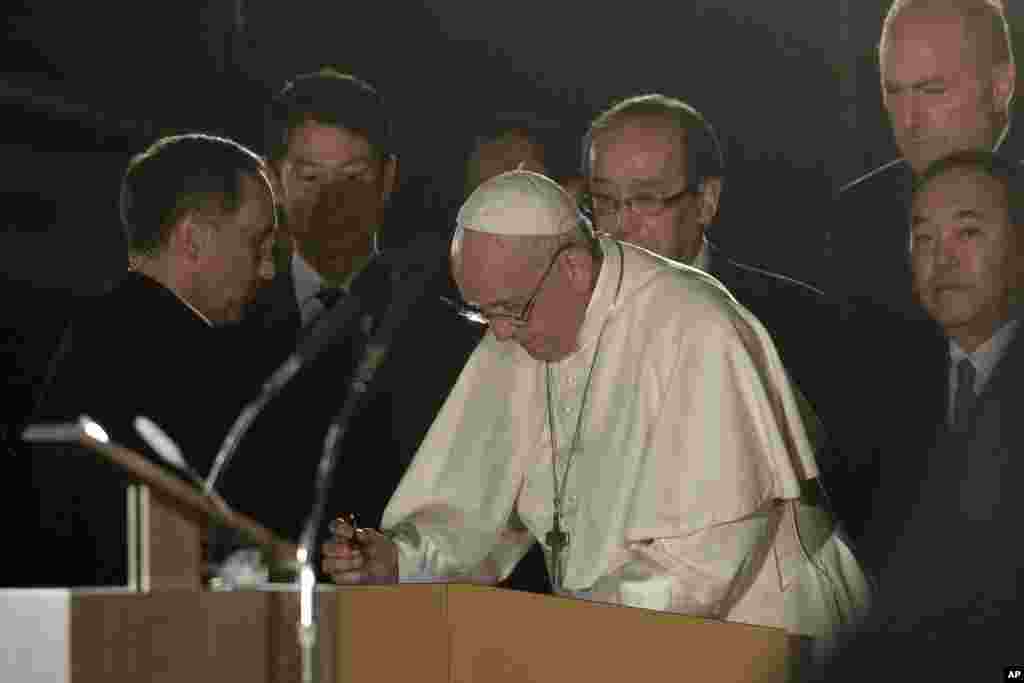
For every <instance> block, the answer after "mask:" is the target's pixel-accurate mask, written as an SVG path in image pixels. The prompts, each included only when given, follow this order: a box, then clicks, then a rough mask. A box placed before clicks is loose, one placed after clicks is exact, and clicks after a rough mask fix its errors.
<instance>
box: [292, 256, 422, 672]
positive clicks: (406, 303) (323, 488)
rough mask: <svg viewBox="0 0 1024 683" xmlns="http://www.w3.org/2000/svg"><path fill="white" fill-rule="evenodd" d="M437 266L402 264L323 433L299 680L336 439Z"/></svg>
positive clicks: (305, 572)
mask: <svg viewBox="0 0 1024 683" xmlns="http://www.w3.org/2000/svg"><path fill="white" fill-rule="evenodd" d="M435 240H436V238H429V239H428V238H421V240H420V241H418V242H416V243H414V245H413V247H411V248H409V250H408V253H409V255H410V258H417V257H419V256H420V255H421V254H422V253H427V254H430V253H431V251H429V247H430V244H431V242H434V241H435ZM440 269H441V262H440V261H438V262H436V263H429V262H428V263H414V264H413V265H411V266H406V268H404V271H405V272H404V280H405V282H404V284H403V286H402V292H401V293H400V294H396V293H393V298H392V302H391V305H390V306H389V307H388V311H387V313H386V314H385V315H384V320H383V321H382V322H381V324H380V327H379V328H378V330H377V331H376V332H375V333H374V335H373V337H372V338H371V339H370V340H369V342H368V343H367V344H366V349H365V351H364V354H363V359H362V362H360V364H359V365H358V366H357V367H356V369H355V371H354V373H353V375H352V379H351V382H350V385H349V392H348V396H347V397H346V398H345V404H344V405H343V406H342V407H341V410H340V411H339V412H338V414H337V416H336V417H335V418H334V420H332V421H331V424H330V426H329V427H328V429H327V435H326V436H325V437H324V446H323V453H322V455H321V458H320V463H319V464H318V465H317V475H316V491H315V496H316V497H315V498H314V501H313V508H312V510H311V511H310V514H309V517H308V518H307V519H306V524H305V526H304V527H303V530H302V536H301V537H300V540H299V550H298V560H299V564H300V566H301V569H300V571H299V592H300V595H299V647H300V649H301V653H302V683H316V682H317V680H318V679H319V673H320V672H319V661H318V659H317V657H316V645H317V621H316V611H317V610H316V603H315V599H316V570H315V568H314V566H313V555H314V550H315V545H316V538H317V532H318V531H319V529H320V523H321V521H322V520H323V515H324V509H325V508H326V507H327V495H328V493H330V488H331V482H332V480H333V479H334V470H335V469H336V467H337V464H338V461H339V459H340V455H339V454H340V451H341V448H340V446H341V442H342V440H343V439H344V437H345V434H346V433H347V432H348V425H349V422H350V421H351V419H352V416H353V415H355V414H356V412H357V411H358V410H359V408H360V407H361V406H362V402H363V399H364V398H365V396H366V393H367V391H368V389H369V387H370V381H371V380H372V379H373V375H374V374H375V373H376V372H377V368H379V367H380V366H381V364H382V363H383V362H384V359H385V358H386V357H387V355H388V352H389V351H390V350H391V341H392V339H393V337H394V335H395V332H396V330H397V329H398V327H399V326H400V325H401V324H402V323H404V321H405V320H406V318H407V317H408V316H409V314H410V313H411V311H412V308H413V306H414V305H415V304H416V302H417V301H418V300H419V298H420V297H421V296H422V294H423V292H424V290H425V289H426V288H427V284H428V282H430V279H431V278H432V277H433V276H434V275H435V274H436V273H437V272H439V271H440Z"/></svg>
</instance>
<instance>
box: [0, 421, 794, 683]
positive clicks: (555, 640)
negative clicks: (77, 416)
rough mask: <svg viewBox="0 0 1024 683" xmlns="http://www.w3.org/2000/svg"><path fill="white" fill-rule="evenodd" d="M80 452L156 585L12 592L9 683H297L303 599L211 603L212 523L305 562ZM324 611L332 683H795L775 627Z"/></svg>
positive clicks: (649, 618)
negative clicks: (207, 531)
mask: <svg viewBox="0 0 1024 683" xmlns="http://www.w3.org/2000/svg"><path fill="white" fill-rule="evenodd" d="M73 438H74V439H75V440H77V441H79V442H80V443H82V444H83V445H85V446H87V447H88V448H90V449H92V450H94V451H96V452H97V453H99V454H100V455H102V456H103V457H105V458H108V459H109V460H111V461H112V462H114V463H116V464H117V465H118V466H119V467H121V468H123V469H124V470H125V471H126V472H128V473H129V475H130V476H131V477H133V478H134V479H135V480H136V481H139V482H141V483H142V484H144V485H145V486H146V487H147V489H148V491H149V493H148V494H145V495H147V496H148V497H149V499H150V505H149V509H148V511H147V512H146V513H145V514H144V515H143V517H145V519H144V520H143V521H144V522H146V527H147V528H146V529H144V530H143V536H144V538H143V539H142V540H143V542H144V544H147V546H148V547H147V548H144V549H143V551H142V553H141V554H142V555H143V556H144V557H145V559H144V560H143V562H144V564H146V565H147V567H148V571H147V572H146V573H145V575H146V576H147V577H148V578H146V579H145V580H144V581H143V582H142V584H143V585H140V586H136V587H134V588H135V589H136V590H132V589H129V588H125V589H92V590H89V589H75V590H68V589H11V590H0V635H2V637H3V638H4V641H5V654H4V655H3V656H0V680H3V681H7V680H10V681H15V680H16V681H19V682H24V683H33V682H34V681H47V683H50V682H52V681H68V682H70V683H80V682H83V681H89V682H92V681H103V682H104V683H119V682H120V681H126V682H127V681H132V682H133V683H134V682H135V681H141V680H145V681H151V682H154V683H160V682H163V681H167V682H168V683H170V682H171V681H174V682H179V681H188V682H189V683H201V682H204V681H224V680H232V681H236V680H237V681H242V682H244V683H263V682H264V681H266V682H268V683H269V682H274V683H290V682H296V683H297V682H298V681H299V680H300V678H301V677H300V671H301V668H300V651H299V646H298V638H297V624H298V617H299V599H298V598H299V595H298V590H297V586H295V585H291V584H270V585H264V586H261V587H258V588H254V589H251V590H232V591H215V590H208V589H206V588H205V587H204V586H203V585H202V581H201V578H200V577H201V574H202V566H201V560H202V557H201V553H200V550H199V548H200V539H201V538H202V534H203V530H204V528H205V526H206V525H207V523H209V521H210V520H215V521H216V522H217V523H219V524H222V525H226V526H229V527H231V528H234V529H239V530H242V531H244V532H245V533H248V534H249V535H250V537H252V538H253V539H254V540H256V541H257V542H259V543H261V544H263V545H264V546H265V547H266V548H268V549H269V550H270V553H271V555H272V556H274V557H276V558H279V559H291V558H294V557H295V547H294V546H292V545H291V544H289V543H286V542H284V541H282V540H281V539H279V538H277V537H275V536H274V535H273V534H272V533H271V532H269V531H268V530H266V529H265V528H264V527H262V526H260V525H259V524H258V523H256V522H254V521H253V520H251V519H249V518H247V517H245V516H243V515H240V514H238V513H236V512H234V511H232V510H231V509H230V508H228V507H227V506H226V505H224V504H222V503H220V502H217V501H214V500H212V499H210V498H208V497H207V496H205V495H204V494H203V493H202V492H200V491H198V490H196V489H195V488H193V487H192V486H190V485H189V484H188V483H186V482H184V481H182V480H180V479H178V478H177V477H175V476H173V475H170V474H168V473H167V472H165V471H164V470H163V469H162V468H160V467H157V466H154V465H152V464H151V463H149V462H148V461H147V460H146V459H145V458H143V457H142V456H140V455H139V454H137V453H134V452H133V451H130V450H128V449H125V448H122V447H119V446H117V445H114V444H110V443H107V442H105V441H103V440H101V439H97V438H96V437H95V436H93V435H90V434H89V433H87V432H86V431H85V430H84V429H80V430H78V431H77V432H74V433H73ZM318 612H319V617H318V626H319V639H318V640H319V642H318V645H319V652H318V656H319V662H320V680H321V681H323V682H324V683H328V682H331V681H338V682H339V683H340V682H345V683H348V682H357V681H358V682H360V683H361V682H364V681H410V680H415V681H424V682H426V683H449V682H450V683H477V682H481V681H486V682H488V683H504V682H506V681H508V682H509V683H511V682H512V681H516V682H521V681H532V682H537V683H544V682H547V681H551V682H552V683H554V682H555V681H557V682H558V683H564V682H565V681H567V680H568V681H576V680H587V681H621V680H623V679H625V678H631V677H636V676H641V677H647V676H648V675H657V676H658V677H659V678H660V677H662V676H668V677H671V678H677V677H687V678H690V679H691V680H700V681H705V682H708V683H716V682H718V681H721V682H728V683H738V682H742V681H759V682H761V681H779V682H780V683H781V682H783V681H787V680H789V679H790V678H789V677H790V676H791V673H792V670H793V668H794V666H795V665H796V661H797V659H798V656H797V652H798V650H799V649H800V642H801V639H799V638H795V637H791V636H789V635H787V634H786V633H785V632H784V631H782V630H779V629H773V628H766V627H759V626H749V625H745V624H735V623H728V622H720V621H713V620H706V619H698V618H692V617H684V616H680V615H675V614H666V613H662V612H654V611H651V610H644V609H638V608H629V607H618V606H613V605H607V604H600V603H593V602H587V601H583V600H574V599H568V598H559V597H552V596H542V595H536V594H532V593H521V592H517V591H507V590H502V589H497V588H490V587H483V586H473V585H460V584H444V583H433V584H430V583H427V584H402V585H397V586H354V587H334V586H322V587H320V590H319V591H318Z"/></svg>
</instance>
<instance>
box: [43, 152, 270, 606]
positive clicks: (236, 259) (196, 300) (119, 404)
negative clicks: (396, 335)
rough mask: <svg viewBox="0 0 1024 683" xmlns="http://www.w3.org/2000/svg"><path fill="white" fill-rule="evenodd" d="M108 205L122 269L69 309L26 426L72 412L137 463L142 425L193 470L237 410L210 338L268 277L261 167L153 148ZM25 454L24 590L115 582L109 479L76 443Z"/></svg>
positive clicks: (225, 341)
mask: <svg viewBox="0 0 1024 683" xmlns="http://www.w3.org/2000/svg"><path fill="white" fill-rule="evenodd" d="M121 198H122V204H121V217H122V222H123V225H124V230H125V236H126V239H127V243H128V248H129V255H130V263H131V270H130V272H128V273H127V275H126V276H125V278H124V279H123V280H122V281H121V282H120V283H119V284H118V285H117V286H116V287H115V288H114V290H113V291H111V292H110V293H109V294H106V295H104V296H102V297H100V298H98V299H97V300H95V301H94V302H90V303H89V305H88V306H86V307H85V308H83V309H80V310H77V311H75V313H74V315H73V317H72V322H71V324H70V327H69V328H68V330H67V332H66V334H65V336H64V339H63V341H62V344H61V350H60V352H59V354H58V356H56V357H55V359H54V361H53V363H52V365H51V367H52V370H51V376H50V380H49V382H48V384H47V385H46V386H45V387H44V388H43V389H42V391H41V393H40V396H41V400H40V405H39V406H38V408H37V410H36V411H35V414H34V417H33V421H35V422H52V421H61V422H63V421H70V420H77V419H78V417H79V416H80V415H83V414H85V415H88V416H90V417H91V418H93V419H94V420H96V421H97V422H98V423H99V424H100V425H101V426H102V427H103V428H104V429H105V430H106V431H107V433H108V435H109V436H110V438H111V439H112V440H114V441H116V442H119V443H122V444H125V445H127V446H129V447H132V448H135V449H137V450H139V451H140V452H143V453H149V450H148V448H147V446H146V444H145V443H144V442H143V440H142V439H141V438H140V437H139V436H138V435H137V434H136V431H135V428H134V426H133V421H134V419H135V418H136V417H137V416H140V415H141V416H145V417H147V418H149V419H151V420H153V421H154V422H155V423H156V424H157V425H159V426H160V427H161V428H162V429H163V430H164V431H165V432H167V433H168V434H169V435H170V436H171V438H172V439H173V440H174V441H175V442H176V443H177V444H178V446H179V447H180V449H181V451H182V453H183V455H184V457H185V458H186V459H187V460H188V461H189V462H190V464H191V465H192V466H193V468H194V469H196V470H197V471H198V472H200V473H205V472H206V470H207V469H208V467H209V466H210V464H211V460H212V457H213V454H214V453H216V450H217V446H218V444H219V442H220V440H221V439H222V438H223V436H224V433H225V432H226V430H227V427H228V425H229V424H230V421H231V418H232V416H233V414H234V413H236V412H237V410H238V406H239V398H238V397H236V396H235V394H236V392H237V385H236V382H237V380H238V379H239V376H240V375H239V372H235V371H233V369H232V368H233V367H234V365H235V361H234V359H235V358H237V357H238V356H239V350H238V349H237V348H232V347H231V346H230V345H229V342H230V341H231V339H232V338H231V337H228V336H225V332H226V330H222V329H219V328H221V327H222V326H225V325H228V324H231V323H235V322H238V321H239V320H240V319H241V317H242V315H243V310H244V309H245V307H246V306H247V305H248V303H249V302H250V301H251V300H252V298H253V296H254V295H255V293H256V291H257V284H258V281H259V279H260V278H261V277H267V278H269V277H272V276H273V262H272V261H271V258H270V247H271V244H272V243H273V233H274V230H275V226H276V221H275V213H274V201H273V194H272V190H271V184H270V181H269V177H268V169H267V168H266V166H265V165H264V163H263V162H262V160H260V158H259V157H257V156H256V155H255V154H253V153H252V152H250V151H249V150H247V149H245V148H244V147H242V146H241V145H238V144H237V143H234V142H232V141H230V140H227V139H224V138H218V137H213V136H207V135H201V134H192V135H183V136H175V137H170V138H164V139H162V140H159V141H157V142H156V143H154V144H153V145H152V146H151V147H150V148H148V149H147V150H146V151H145V152H143V153H142V154H140V155H138V156H136V157H135V158H133V159H132V161H131V163H130V164H129V165H128V169H127V171H126V173H125V175H124V181H123V184H122V192H121ZM31 452H32V461H31V468H32V485H33V487H34V489H35V493H36V496H37V502H38V506H39V529H38V534H37V536H36V537H35V538H33V539H32V540H33V542H34V543H33V548H34V552H33V557H32V560H33V566H34V567H35V571H34V576H33V577H32V579H31V583H32V584H33V585H43V586H89V585H124V584H125V583H126V582H127V581H128V578H129V577H128V576H127V554H126V551H125V542H126V513H125V510H126V502H125V501H126V497H125V491H126V487H125V483H124V482H123V480H122V479H121V478H120V476H119V474H118V473H117V472H115V471H113V468H106V467H103V466H101V464H100V463H99V461H98V459H97V458H96V457H95V456H93V455H92V454H90V453H88V452H86V451H85V450H84V449H82V448H80V447H77V446H68V447H64V446H57V447H52V448H51V447H45V448H44V447H39V448H35V449H32V451H31ZM154 459H156V458H155V456H154ZM38 553H41V554H42V557H40V556H39V554H38Z"/></svg>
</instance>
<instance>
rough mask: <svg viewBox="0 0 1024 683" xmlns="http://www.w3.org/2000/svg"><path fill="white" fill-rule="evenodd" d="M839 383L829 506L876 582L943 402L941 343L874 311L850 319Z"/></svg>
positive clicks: (945, 348) (938, 334) (925, 326)
mask: <svg viewBox="0 0 1024 683" xmlns="http://www.w3.org/2000/svg"><path fill="white" fill-rule="evenodd" d="M846 322H847V323H848V327H847V328H846V329H845V333H846V334H845V338H844V344H845V347H844V348H843V351H842V353H841V354H840V356H839V357H840V358H842V360H843V362H842V364H841V368H840V374H839V375H838V378H839V380H840V381H841V383H842V386H843V388H844V392H845V393H844V395H845V399H846V409H845V410H844V411H843V413H842V416H841V417H842V419H841V421H840V424H839V425H838V428H839V431H840V435H839V436H840V438H841V439H842V440H843V455H844V458H843V460H842V462H841V465H840V468H839V473H838V475H839V476H837V478H839V479H841V480H842V481H843V482H844V486H843V487H842V489H841V490H837V491H836V493H837V499H836V505H837V507H839V508H841V509H842V510H843V511H844V515H845V516H844V520H846V521H847V531H849V533H850V536H851V538H852V539H853V540H854V542H855V544H857V546H858V550H859V551H860V552H859V554H858V558H859V559H860V560H861V562H862V563H863V564H864V565H865V568H866V569H867V570H868V572H869V573H870V574H871V575H872V576H875V577H877V576H878V575H879V572H880V569H881V565H882V563H883V560H884V557H885V555H886V553H887V552H888V548H887V547H886V539H888V538H889V527H890V525H891V524H892V520H893V519H903V518H904V517H906V515H907V514H908V512H909V504H910V500H911V498H910V497H909V492H911V491H913V490H915V489H916V487H917V486H918V485H919V483H920V480H921V476H922V471H923V470H924V461H923V457H924V454H925V453H927V452H928V450H929V448H930V447H931V446H932V444H933V441H934V439H935V434H936V432H937V430H940V429H943V428H944V427H945V423H946V414H947V409H948V403H949V342H948V340H947V339H946V337H945V336H944V335H943V333H942V331H941V330H940V329H939V328H938V326H936V325H935V324H934V323H932V322H931V321H930V320H925V319H907V318H905V317H903V316H902V315H901V314H899V313H897V312H894V311H891V310H889V309H885V308H882V307H879V306H874V305H866V306H864V307H862V308H861V309H859V310H856V311H853V312H851V313H850V317H849V318H847V319H846Z"/></svg>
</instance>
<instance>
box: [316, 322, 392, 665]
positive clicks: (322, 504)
mask: <svg viewBox="0 0 1024 683" xmlns="http://www.w3.org/2000/svg"><path fill="white" fill-rule="evenodd" d="M387 352H388V347H387V346H386V345H384V344H379V343H376V344H375V343H374V340H371V342H370V343H369V344H367V347H366V359H365V360H364V361H363V363H361V364H360V366H359V367H358V368H356V371H355V375H354V376H353V378H352V381H351V384H350V386H349V393H348V397H347V398H346V399H345V404H344V405H343V406H342V408H341V410H340V411H339V412H338V414H337V416H336V417H335V418H334V420H332V421H331V425H330V427H328V429H327V436H326V437H324V446H323V454H322V456H321V458H320V463H319V464H318V465H317V473H316V489H315V497H314V499H313V509H312V511H311V512H310V514H309V517H307V518H306V524H305V526H304V527H303V529H302V536H301V537H300V538H299V551H298V560H299V565H300V569H299V648H300V651H301V657H302V683H317V682H318V681H319V679H320V675H319V674H320V671H319V669H320V667H319V660H318V659H317V635H318V634H317V615H316V612H317V609H316V607H317V605H316V602H315V599H316V568H315V567H314V566H313V557H314V551H315V549H316V548H315V546H316V540H317V532H318V530H319V529H320V523H321V522H322V521H323V516H324V509H325V508H326V507H327V496H328V494H329V493H330V488H331V481H332V480H333V478H334V470H335V469H336V468H337V464H338V461H339V460H340V452H341V447H340V446H341V442H342V441H343V440H344V438H345V434H347V433H348V426H349V422H350V421H351V419H352V416H353V415H355V414H356V412H357V411H358V409H359V407H360V405H361V403H362V399H363V397H364V396H365V395H366V392H367V390H368V389H369V384H370V379H371V378H372V375H373V372H374V371H375V370H376V368H377V367H378V366H379V365H380V362H381V361H383V359H384V356H385V355H386V354H387Z"/></svg>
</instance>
